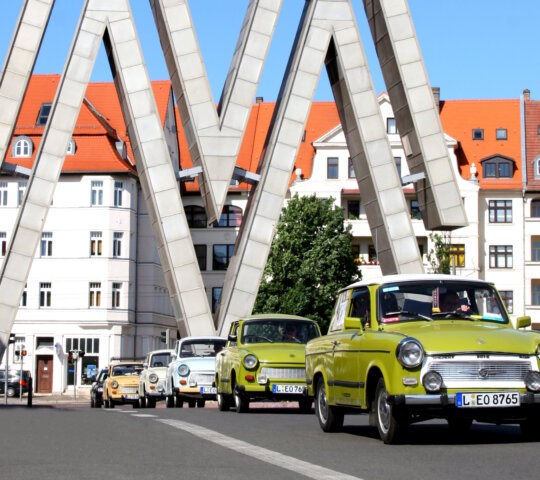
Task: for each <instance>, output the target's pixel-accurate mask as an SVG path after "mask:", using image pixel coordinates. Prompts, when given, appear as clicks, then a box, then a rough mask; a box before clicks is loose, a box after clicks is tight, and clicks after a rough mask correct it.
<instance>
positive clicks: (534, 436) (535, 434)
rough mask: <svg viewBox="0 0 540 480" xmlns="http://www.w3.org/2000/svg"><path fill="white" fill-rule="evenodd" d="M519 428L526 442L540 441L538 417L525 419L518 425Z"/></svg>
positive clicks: (539, 421)
mask: <svg viewBox="0 0 540 480" xmlns="http://www.w3.org/2000/svg"><path fill="white" fill-rule="evenodd" d="M519 428H520V429H521V434H522V435H523V436H524V437H525V438H526V439H527V440H534V441H538V440H540V416H534V417H529V418H527V420H524V421H523V422H521V423H520V424H519Z"/></svg>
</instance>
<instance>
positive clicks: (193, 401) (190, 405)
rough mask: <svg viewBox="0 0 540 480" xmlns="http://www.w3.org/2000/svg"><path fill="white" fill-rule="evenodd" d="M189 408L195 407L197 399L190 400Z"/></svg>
mask: <svg viewBox="0 0 540 480" xmlns="http://www.w3.org/2000/svg"><path fill="white" fill-rule="evenodd" d="M188 406H189V408H195V400H188Z"/></svg>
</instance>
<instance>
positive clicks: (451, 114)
mask: <svg viewBox="0 0 540 480" xmlns="http://www.w3.org/2000/svg"><path fill="white" fill-rule="evenodd" d="M440 115H441V123H442V127H443V130H444V132H445V133H447V134H448V135H450V136H451V137H453V138H455V139H456V140H458V142H459V147H458V150H457V151H456V155H457V158H458V166H459V169H460V173H461V175H462V177H463V178H465V179H469V178H470V168H471V165H472V163H473V162H474V164H475V166H476V169H477V171H478V180H479V181H480V187H481V188H482V189H488V190H490V189H521V187H522V184H523V182H522V178H521V130H520V105H519V100H517V99H516V100H446V101H444V102H441V109H440ZM476 128H481V129H483V130H484V140H473V139H472V131H473V129H476ZM498 128H506V129H507V135H508V137H507V138H508V139H507V140H496V138H495V131H496V129H498ZM493 155H501V156H504V157H509V158H511V159H512V160H514V162H515V170H514V174H513V176H512V178H507V179H503V178H496V179H489V178H488V179H485V178H483V177H482V165H481V163H480V162H481V161H482V160H483V159H485V158H489V157H491V156H493Z"/></svg>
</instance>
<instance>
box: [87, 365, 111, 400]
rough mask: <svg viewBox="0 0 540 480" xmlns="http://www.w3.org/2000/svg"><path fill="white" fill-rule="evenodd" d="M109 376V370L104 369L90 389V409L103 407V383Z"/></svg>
mask: <svg viewBox="0 0 540 480" xmlns="http://www.w3.org/2000/svg"><path fill="white" fill-rule="evenodd" d="M107 375H109V369H108V368H102V369H101V370H100V372H99V373H98V374H97V376H96V377H95V378H94V380H93V381H92V387H91V388H90V407H91V408H100V407H101V405H103V382H104V381H105V379H106V378H107Z"/></svg>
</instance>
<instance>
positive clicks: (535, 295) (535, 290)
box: [531, 280, 540, 305]
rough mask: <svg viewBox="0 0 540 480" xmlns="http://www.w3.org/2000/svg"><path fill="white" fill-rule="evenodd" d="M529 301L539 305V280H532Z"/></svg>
mask: <svg viewBox="0 0 540 480" xmlns="http://www.w3.org/2000/svg"><path fill="white" fill-rule="evenodd" d="M531 296H532V298H531V301H532V304H533V305H540V280H533V281H532V288H531Z"/></svg>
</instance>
